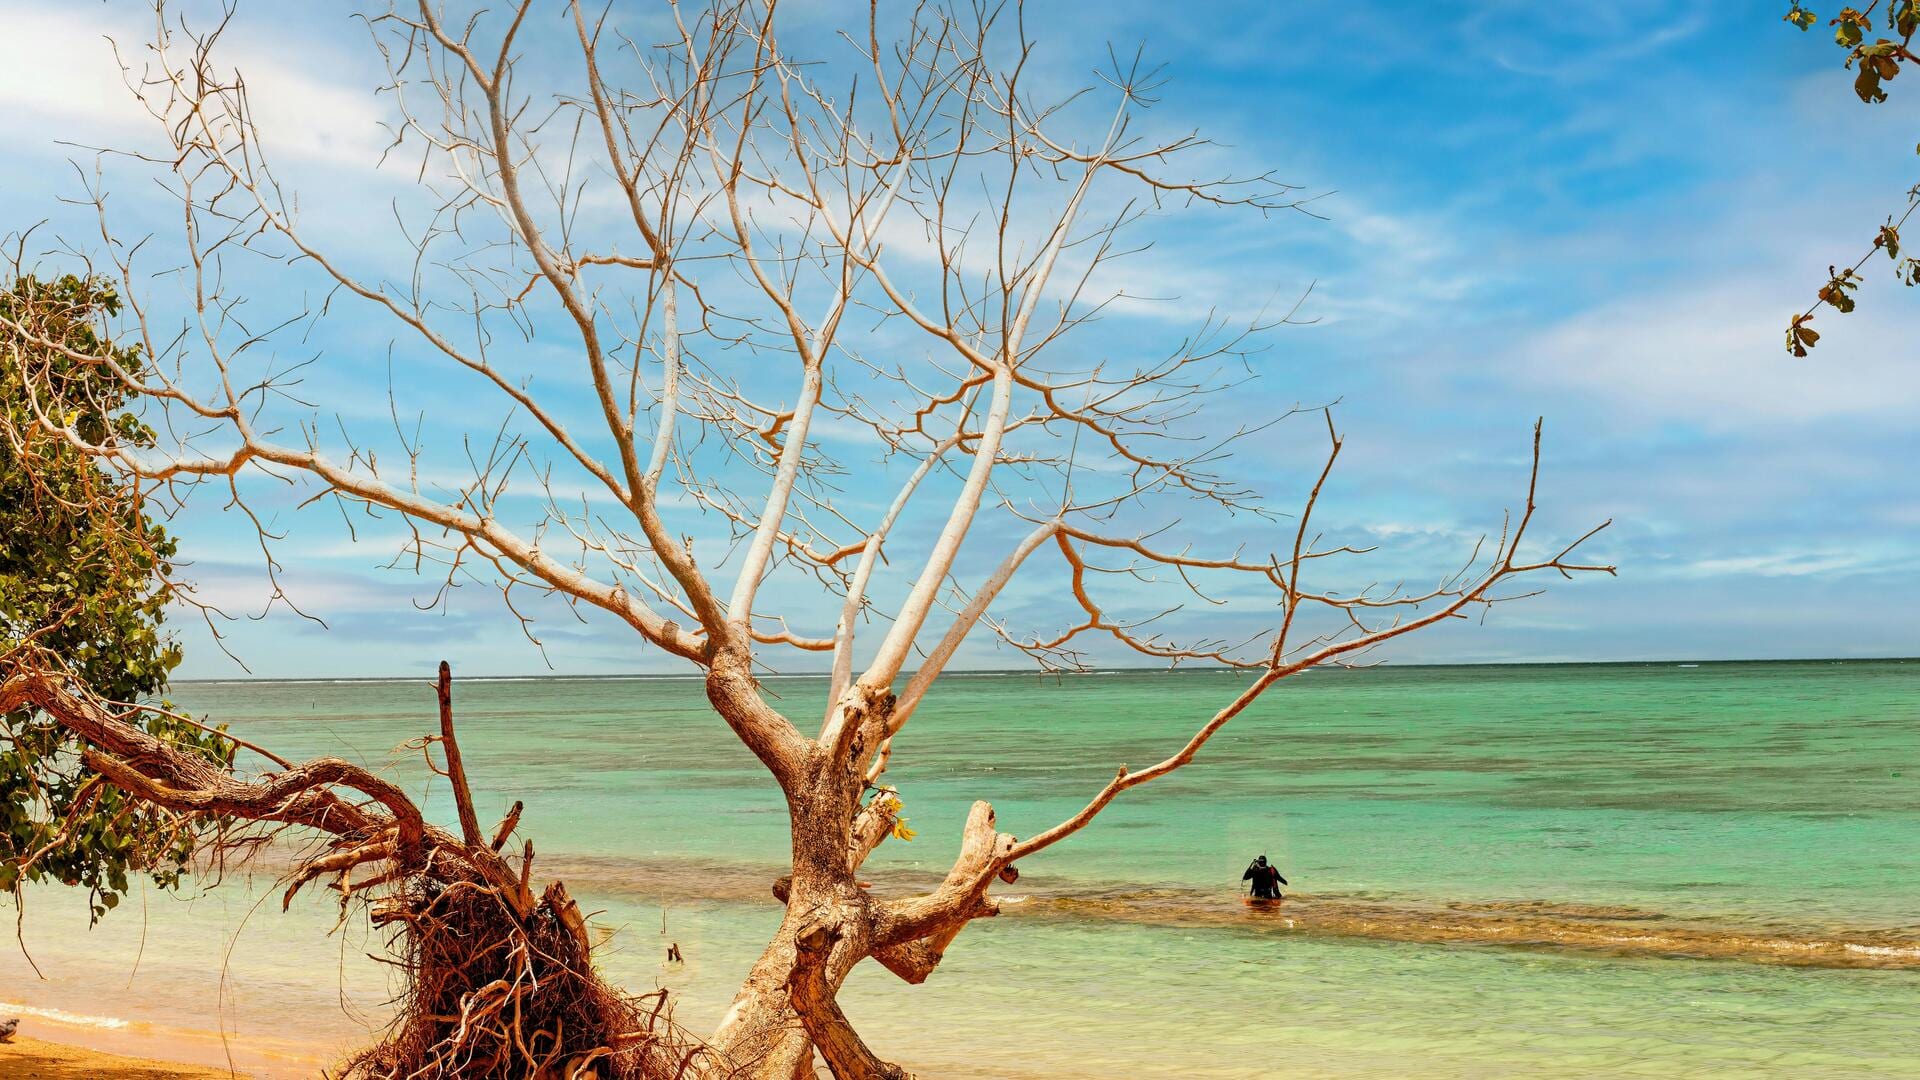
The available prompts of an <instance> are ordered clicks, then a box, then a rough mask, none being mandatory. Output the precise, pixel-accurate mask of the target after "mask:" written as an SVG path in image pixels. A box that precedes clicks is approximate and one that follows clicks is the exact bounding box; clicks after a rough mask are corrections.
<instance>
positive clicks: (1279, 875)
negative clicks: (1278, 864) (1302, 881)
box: [1273, 870, 1293, 885]
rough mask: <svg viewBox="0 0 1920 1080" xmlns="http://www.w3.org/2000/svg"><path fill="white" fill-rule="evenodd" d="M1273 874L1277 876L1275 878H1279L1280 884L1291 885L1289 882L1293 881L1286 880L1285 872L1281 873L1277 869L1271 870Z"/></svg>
mask: <svg viewBox="0 0 1920 1080" xmlns="http://www.w3.org/2000/svg"><path fill="white" fill-rule="evenodd" d="M1273 876H1274V877H1277V878H1279V879H1280V884H1282V885H1291V884H1293V882H1291V881H1288V880H1287V876H1286V875H1285V874H1282V873H1281V872H1280V871H1278V870H1275V871H1274V872H1273Z"/></svg>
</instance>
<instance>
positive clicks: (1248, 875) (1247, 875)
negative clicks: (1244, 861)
mask: <svg viewBox="0 0 1920 1080" xmlns="http://www.w3.org/2000/svg"><path fill="white" fill-rule="evenodd" d="M1240 880H1241V881H1252V880H1253V867H1251V866H1249V867H1247V872H1246V873H1244V874H1241V875H1240Z"/></svg>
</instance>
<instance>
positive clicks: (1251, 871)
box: [1240, 855, 1291, 900]
mask: <svg viewBox="0 0 1920 1080" xmlns="http://www.w3.org/2000/svg"><path fill="white" fill-rule="evenodd" d="M1240 880H1241V881H1251V882H1253V893H1252V896H1253V898H1254V899H1255V900H1278V899H1280V886H1282V885H1287V884H1291V883H1290V882H1288V881H1287V879H1286V878H1283V877H1281V876H1280V871H1279V870H1277V869H1275V868H1274V867H1273V866H1271V865H1269V864H1268V863H1267V857H1266V856H1265V855H1262V856H1260V857H1259V858H1257V859H1255V860H1253V862H1252V863H1250V864H1249V865H1248V866H1247V872H1246V873H1244V874H1241V875H1240Z"/></svg>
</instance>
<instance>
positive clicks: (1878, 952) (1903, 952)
mask: <svg viewBox="0 0 1920 1080" xmlns="http://www.w3.org/2000/svg"><path fill="white" fill-rule="evenodd" d="M1840 947H1841V948H1843V949H1845V950H1847V951H1848V952H1857V953H1865V954H1867V955H1868V956H1920V946H1914V945H1908V946H1905V947H1900V946H1895V945H1856V944H1854V943H1853V942H1847V943H1846V944H1843V945H1842V946H1840Z"/></svg>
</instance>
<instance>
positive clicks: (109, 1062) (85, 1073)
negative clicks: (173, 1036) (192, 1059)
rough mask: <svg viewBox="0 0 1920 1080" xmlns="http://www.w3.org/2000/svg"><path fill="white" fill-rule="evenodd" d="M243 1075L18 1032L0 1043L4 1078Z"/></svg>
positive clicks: (174, 1079)
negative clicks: (46, 1040)
mask: <svg viewBox="0 0 1920 1080" xmlns="http://www.w3.org/2000/svg"><path fill="white" fill-rule="evenodd" d="M236 1075H242V1076H243V1075H246V1074H244V1073H233V1072H230V1071H228V1070H226V1069H209V1068H205V1067H202V1066H198V1065H182V1064H175V1063H171V1062H165V1061H154V1060H150V1059H145V1058H135V1057H121V1056H120V1055H118V1054H108V1053H102V1052H101V1051H98V1050H89V1049H86V1048H85V1047H80V1046H72V1045H68V1044H66V1043H57V1042H44V1041H42V1040H40V1039H33V1038H28V1037H26V1036H21V1037H19V1038H16V1039H14V1040H13V1041H12V1042H9V1043H0V1076H6V1077H7V1078H8V1080H91V1078H94V1077H113V1078H115V1080H212V1078H214V1077H232V1076H236Z"/></svg>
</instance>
